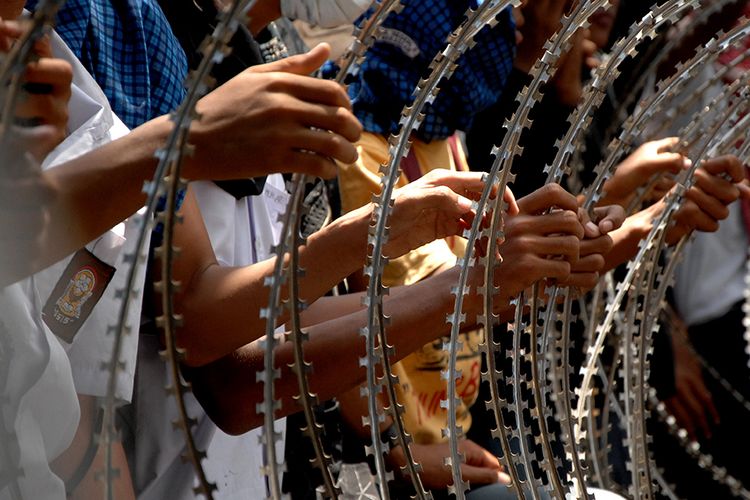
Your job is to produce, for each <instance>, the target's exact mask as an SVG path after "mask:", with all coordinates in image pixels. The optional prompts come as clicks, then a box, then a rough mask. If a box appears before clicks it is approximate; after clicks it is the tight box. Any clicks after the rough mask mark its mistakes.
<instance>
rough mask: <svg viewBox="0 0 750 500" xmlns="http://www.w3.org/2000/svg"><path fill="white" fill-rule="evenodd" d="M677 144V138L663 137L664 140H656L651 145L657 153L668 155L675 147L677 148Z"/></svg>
mask: <svg viewBox="0 0 750 500" xmlns="http://www.w3.org/2000/svg"><path fill="white" fill-rule="evenodd" d="M679 143H680V138H679V137H665V138H664V139H657V140H655V141H652V142H651V144H652V145H653V146H654V147H655V148H656V152H657V153H669V152H671V151H673V150H674V148H675V146H677V145H678V144H679Z"/></svg>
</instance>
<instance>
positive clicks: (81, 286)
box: [42, 248, 115, 344]
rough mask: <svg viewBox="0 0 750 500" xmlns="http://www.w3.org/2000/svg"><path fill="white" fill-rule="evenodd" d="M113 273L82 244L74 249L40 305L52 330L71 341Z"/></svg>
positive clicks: (111, 268) (111, 269)
mask: <svg viewBox="0 0 750 500" xmlns="http://www.w3.org/2000/svg"><path fill="white" fill-rule="evenodd" d="M114 274H115V268H114V267H112V266H110V265H109V264H107V263H105V262H102V261H101V260H100V259H99V258H97V257H96V256H95V255H94V254H93V253H91V252H89V251H88V250H87V249H86V248H83V249H81V250H79V251H77V252H76V254H75V255H74V256H73V258H72V259H71V261H70V263H68V266H67V267H66V268H65V272H63V274H62V276H61V277H60V280H59V281H58V282H57V284H56V285H55V288H53V289H52V293H51V294H50V296H49V299H47V303H46V304H44V309H42V318H43V319H44V322H45V323H46V324H47V326H48V327H49V328H50V330H52V333H54V334H55V335H57V336H58V337H59V338H61V339H62V340H64V341H65V342H67V343H69V344H70V343H72V342H73V339H74V338H75V336H76V334H77V333H78V330H80V329H81V326H83V323H84V322H85V321H86V319H87V318H88V317H89V315H90V314H91V311H92V310H93V309H94V306H96V304H97V302H99V299H101V297H102V294H103V293H104V290H106V289H107V285H109V282H110V281H111V280H112V276H113V275H114Z"/></svg>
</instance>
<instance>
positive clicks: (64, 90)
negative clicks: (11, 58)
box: [24, 58, 73, 96]
mask: <svg viewBox="0 0 750 500" xmlns="http://www.w3.org/2000/svg"><path fill="white" fill-rule="evenodd" d="M72 81H73V68H72V67H71V65H70V63H68V62H67V61H64V60H62V59H54V58H53V59H49V58H46V59H39V60H38V61H36V62H33V63H30V64H29V65H28V66H27V67H26V71H25V72H24V82H27V83H36V84H47V85H50V86H51V87H52V93H53V94H54V95H62V96H66V95H68V96H69V95H70V84H71V83H72Z"/></svg>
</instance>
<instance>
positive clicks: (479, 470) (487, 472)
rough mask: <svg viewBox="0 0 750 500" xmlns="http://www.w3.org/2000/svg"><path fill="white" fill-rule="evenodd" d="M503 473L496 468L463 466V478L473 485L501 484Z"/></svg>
mask: <svg viewBox="0 0 750 500" xmlns="http://www.w3.org/2000/svg"><path fill="white" fill-rule="evenodd" d="M503 475H504V473H503V472H500V471H499V470H497V469H494V468H490V469H488V468H485V467H475V466H473V465H467V464H461V476H462V477H463V479H464V481H469V483H471V484H492V483H498V482H500V480H501V478H502V476H503Z"/></svg>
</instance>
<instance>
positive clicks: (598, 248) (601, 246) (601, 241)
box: [579, 234, 613, 257]
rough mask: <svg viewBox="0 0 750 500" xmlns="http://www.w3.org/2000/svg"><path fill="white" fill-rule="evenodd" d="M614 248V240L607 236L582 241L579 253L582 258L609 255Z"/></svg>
mask: <svg viewBox="0 0 750 500" xmlns="http://www.w3.org/2000/svg"><path fill="white" fill-rule="evenodd" d="M612 246H613V242H612V238H611V237H610V236H608V235H606V234H605V235H603V236H599V237H598V238H594V239H583V240H581V244H580V250H579V253H580V255H581V257H585V256H587V255H593V254H607V253H609V252H610V250H612Z"/></svg>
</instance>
